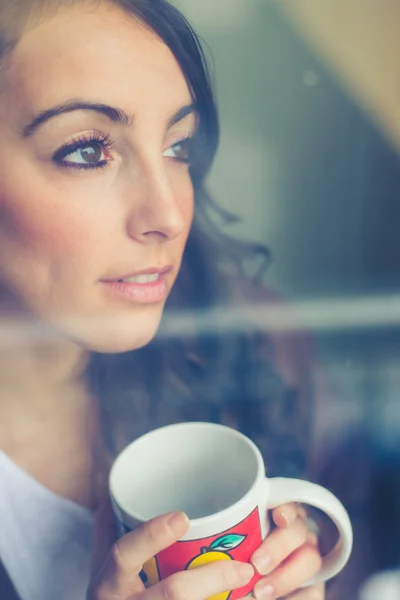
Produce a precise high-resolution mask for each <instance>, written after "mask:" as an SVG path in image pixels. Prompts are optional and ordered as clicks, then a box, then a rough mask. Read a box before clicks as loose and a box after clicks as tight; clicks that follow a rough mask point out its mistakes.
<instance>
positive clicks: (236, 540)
mask: <svg viewBox="0 0 400 600" xmlns="http://www.w3.org/2000/svg"><path fill="white" fill-rule="evenodd" d="M246 537H247V536H246V535H237V534H236V533H231V534H228V535H223V536H222V537H220V538H217V539H216V540H214V541H213V542H212V544H211V545H210V548H212V549H213V550H220V551H222V552H223V551H225V550H233V548H237V547H238V546H240V544H241V543H242V542H243V541H244V540H245V539H246Z"/></svg>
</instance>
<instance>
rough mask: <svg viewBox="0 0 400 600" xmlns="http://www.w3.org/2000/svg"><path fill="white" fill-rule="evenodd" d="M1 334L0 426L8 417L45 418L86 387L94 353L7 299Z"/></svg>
mask: <svg viewBox="0 0 400 600" xmlns="http://www.w3.org/2000/svg"><path fill="white" fill-rule="evenodd" d="M0 330H1V335H0V390H2V391H3V393H0V422H2V417H5V416H6V415H5V413H7V414H12V413H15V412H17V413H18V414H19V415H20V414H21V412H23V413H24V414H25V415H28V414H31V415H32V414H33V413H35V412H37V411H39V412H43V410H46V408H50V406H49V405H50V404H51V403H54V402H56V399H57V397H58V396H59V394H60V393H61V392H64V391H65V390H68V389H69V390H72V389H73V388H75V387H82V381H83V375H84V372H85V369H86V366H87V363H88V360H89V353H88V352H87V351H86V350H84V349H82V348H81V347H80V346H78V344H75V343H74V342H72V341H70V340H68V339H66V338H63V337H62V336H61V335H60V334H59V333H58V332H56V331H55V330H53V329H51V328H50V327H48V326H46V325H44V324H43V323H40V322H39V321H35V320H34V319H33V318H32V317H30V316H29V315H28V314H27V312H26V311H23V310H18V309H17V305H16V303H15V302H12V301H11V300H10V298H9V297H7V296H4V295H3V296H2V295H1V294H0ZM7 390H8V391H9V393H7ZM21 409H22V410H21Z"/></svg>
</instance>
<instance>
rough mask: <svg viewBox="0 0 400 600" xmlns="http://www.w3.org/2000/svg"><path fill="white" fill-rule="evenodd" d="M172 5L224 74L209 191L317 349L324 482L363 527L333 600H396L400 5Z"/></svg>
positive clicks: (234, 0)
mask: <svg viewBox="0 0 400 600" xmlns="http://www.w3.org/2000/svg"><path fill="white" fill-rule="evenodd" d="M176 3H177V4H178V5H179V7H180V8H181V9H182V10H183V12H184V13H185V14H186V15H187V16H188V17H189V19H190V20H191V22H192V23H193V24H194V26H195V28H196V29H197V30H198V31H199V32H200V34H201V36H202V37H203V38H204V39H205V40H206V42H207V46H208V50H207V52H208V54H209V57H211V60H212V65H213V73H214V76H215V80H216V90H217V98H218V105H219V109H220V115H221V124H222V144H221V150H220V153H219V156H218V159H217V161H216V164H215V167H214V169H213V172H212V174H211V177H210V187H211V190H212V193H213V195H214V197H215V198H216V199H217V200H218V202H219V203H221V204H222V205H223V206H224V207H225V208H227V209H228V210H230V211H232V212H234V213H235V214H236V215H238V216H239V217H240V220H239V221H238V222H237V223H235V224H232V225H229V231H230V232H231V233H233V234H235V235H237V236H239V237H242V238H244V239H250V240H257V241H261V242H262V243H264V244H266V245H267V246H268V247H269V248H270V250H271V252H272V256H273V261H272V264H271V266H270V268H269V270H268V272H267V274H266V283H267V285H268V286H269V287H270V288H272V289H273V290H275V291H277V292H278V293H279V294H281V295H282V297H284V298H285V299H286V300H289V301H290V302H291V303H292V304H293V306H294V307H295V309H296V310H297V312H298V313H299V315H300V318H301V319H302V322H303V323H304V326H305V328H306V329H308V330H309V331H310V332H311V333H312V335H313V338H314V341H315V344H316V348H317V357H318V360H317V362H318V367H317V369H318V377H319V379H320V380H323V385H321V390H317V398H316V403H317V412H316V418H315V425H316V427H315V438H316V439H315V454H316V456H315V457H314V459H315V464H316V471H315V478H316V479H317V480H319V481H320V482H322V483H323V484H324V485H327V486H328V487H330V488H331V489H332V490H333V491H334V492H335V493H336V494H338V495H339V497H340V498H341V499H342V500H343V502H344V503H345V505H346V507H347V508H348V510H349V512H350V514H351V517H352V520H353V524H354V527H355V533H356V539H355V550H354V554H353V558H352V561H351V563H350V565H349V566H348V568H347V569H346V571H345V573H343V574H342V575H341V576H340V577H338V578H337V580H335V581H334V582H333V583H332V584H331V585H330V586H329V588H328V598H332V599H333V598H334V599H339V598H340V599H341V600H347V599H348V600H354V599H360V600H370V599H371V598H374V599H377V598H379V599H380V598H382V599H383V600H391V599H392V598H400V580H399V577H398V575H397V571H396V569H397V567H398V565H399V563H400V407H399V401H398V396H399V391H400V360H399V357H400V354H399V351H400V328H399V324H400V278H399V265H400V242H399V231H400V206H399V200H400V199H399V198H398V195H399V194H398V190H399V183H400V169H399V150H400V70H399V68H398V57H399V51H400V35H399V33H400V2H399V0H351V2H349V0H282V1H279V0H275V1H268V0H201V1H199V0H179V1H177V2H176ZM391 594H392V595H391Z"/></svg>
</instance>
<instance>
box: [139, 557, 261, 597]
mask: <svg viewBox="0 0 400 600" xmlns="http://www.w3.org/2000/svg"><path fill="white" fill-rule="evenodd" d="M253 576H254V569H253V567H252V566H251V565H249V564H248V563H241V562H237V561H234V560H220V561H215V562H213V563H210V564H208V565H205V566H204V567H198V568H197V569H191V570H187V571H182V572H180V573H176V574H175V575H171V576H170V577H167V578H166V579H164V581H161V582H160V583H157V584H156V585H154V586H153V587H151V588H149V589H148V590H146V591H145V592H143V593H141V594H138V595H137V596H136V597H135V600H166V599H167V600H188V599H189V598H190V600H204V599H205V598H209V597H210V596H214V595H215V594H219V593H223V592H228V591H230V590H234V589H236V588H240V587H243V586H244V585H246V584H247V583H249V581H250V580H251V579H252V577H253Z"/></svg>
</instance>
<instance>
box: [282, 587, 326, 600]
mask: <svg viewBox="0 0 400 600" xmlns="http://www.w3.org/2000/svg"><path fill="white" fill-rule="evenodd" d="M324 599H325V585H324V584H323V583H320V584H318V585H312V586H310V587H307V588H304V589H302V590H299V591H297V592H294V594H290V595H289V596H285V600H324Z"/></svg>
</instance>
